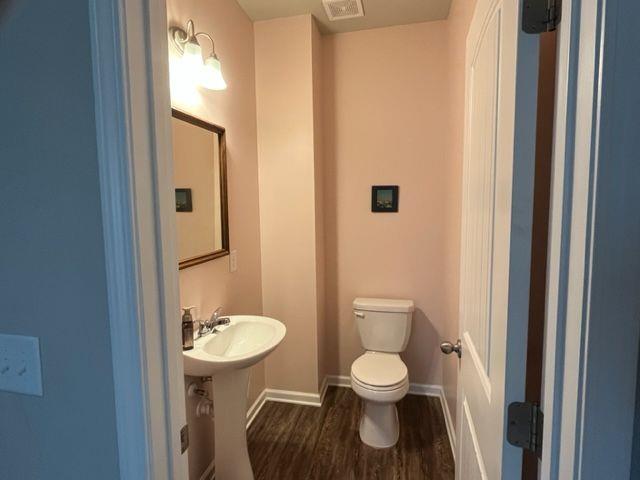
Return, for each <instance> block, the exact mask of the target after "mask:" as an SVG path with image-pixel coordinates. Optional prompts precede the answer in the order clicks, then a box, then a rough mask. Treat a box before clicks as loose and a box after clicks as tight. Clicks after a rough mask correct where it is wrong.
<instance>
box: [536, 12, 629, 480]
mask: <svg viewBox="0 0 640 480" xmlns="http://www.w3.org/2000/svg"><path fill="white" fill-rule="evenodd" d="M638 15H640V8H639V7H638V5H637V3H635V2H633V1H632V0H582V1H574V2H563V15H562V17H563V20H562V23H561V26H560V32H559V33H560V35H559V52H558V89H557V92H558V93H557V95H558V96H557V107H556V131H555V148H554V172H553V185H552V192H553V193H552V204H551V221H550V237H549V239H550V249H549V272H548V275H549V278H548V286H549V287H548V294H547V326H546V340H545V345H546V346H545V366H544V370H545V376H544V393H543V411H544V414H545V428H544V447H543V458H542V470H541V478H543V479H557V478H561V479H579V478H582V477H583V475H584V477H588V478H629V467H630V456H631V446H632V445H631V436H632V433H633V419H634V408H633V399H634V398H635V384H636V376H637V358H638V335H639V332H638V321H637V315H638V300H637V292H634V291H633V290H632V289H633V288H637V285H638V284H639V283H640V261H639V260H638V257H639V252H638V247H637V246H638V245H639V244H640V218H639V214H638V207H637V206H638V205H639V204H640V164H639V162H638V161H637V152H638V149H639V148H640V140H639V139H638V134H637V132H638V131H639V130H640V121H639V118H638V115H637V111H634V110H633V109H634V108H637V105H638V104H639V102H640V93H639V92H638V91H637V83H638V81H639V80H640V66H639V65H638V62H637V61H634V57H633V54H635V55H637V47H638V45H639V44H640V34H639V33H638V31H637V29H636V28H634V27H633V26H632V24H630V22H633V19H637V18H638ZM635 58H636V60H637V57H635ZM631 132H635V133H631Z"/></svg>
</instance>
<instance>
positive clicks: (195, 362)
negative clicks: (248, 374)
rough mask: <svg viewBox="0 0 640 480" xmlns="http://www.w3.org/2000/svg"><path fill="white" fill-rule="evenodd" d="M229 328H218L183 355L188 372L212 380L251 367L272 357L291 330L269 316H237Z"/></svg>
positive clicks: (186, 372) (198, 340)
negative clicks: (216, 375)
mask: <svg viewBox="0 0 640 480" xmlns="http://www.w3.org/2000/svg"><path fill="white" fill-rule="evenodd" d="M229 318H230V319H231V322H230V323H229V325H224V326H221V327H218V328H217V329H218V332H216V333H210V334H209V335H205V336H204V337H202V338H199V339H197V340H196V341H195V342H194V345H193V350H187V351H185V352H183V356H184V373H185V374H187V375H193V376H196V377H208V376H211V375H215V374H216V373H218V372H220V371H222V370H228V369H236V370H237V369H241V368H247V367H250V366H251V365H253V364H255V363H258V362H259V361H260V360H262V359H263V358H264V357H266V356H267V355H269V353H270V352H272V351H273V350H274V349H275V348H276V347H277V346H278V344H279V343H280V342H281V341H282V339H283V338H284V335H285V333H286V331H287V329H286V328H285V326H284V325H283V324H282V322H279V321H278V320H275V319H273V318H269V317H259V316H252V315H233V316H230V317H229Z"/></svg>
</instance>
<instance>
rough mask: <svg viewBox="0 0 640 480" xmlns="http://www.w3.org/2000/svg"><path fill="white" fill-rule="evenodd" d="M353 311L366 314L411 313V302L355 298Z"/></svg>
mask: <svg viewBox="0 0 640 480" xmlns="http://www.w3.org/2000/svg"><path fill="white" fill-rule="evenodd" d="M353 308H354V310H364V311H366V312H413V310H414V305H413V300H392V299H389V298H356V299H355V300H354V301H353Z"/></svg>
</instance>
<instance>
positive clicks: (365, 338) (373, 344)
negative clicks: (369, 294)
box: [353, 298, 414, 353]
mask: <svg viewBox="0 0 640 480" xmlns="http://www.w3.org/2000/svg"><path fill="white" fill-rule="evenodd" d="M413 310H414V305H413V300H391V299H386V298H356V299H355V300H354V301H353V315H354V317H355V320H356V324H357V325H358V332H359V333H360V342H361V343H362V346H363V347H364V349H365V350H369V351H374V352H389V353H399V352H402V351H404V349H405V348H407V343H409V337H410V336H411V319H412V317H413Z"/></svg>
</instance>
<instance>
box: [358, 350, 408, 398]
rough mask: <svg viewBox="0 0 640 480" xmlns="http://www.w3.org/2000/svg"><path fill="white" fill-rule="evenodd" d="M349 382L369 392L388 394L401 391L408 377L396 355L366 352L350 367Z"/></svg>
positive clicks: (398, 356)
mask: <svg viewBox="0 0 640 480" xmlns="http://www.w3.org/2000/svg"><path fill="white" fill-rule="evenodd" d="M351 380H352V382H353V383H356V384H358V386H359V387H361V388H364V389H367V390H370V391H379V392H388V391H393V390H398V389H403V388H404V387H405V385H406V384H408V383H409V376H408V371H407V366H406V365H405V364H404V362H403V361H402V360H401V359H400V355H398V354H397V353H384V352H366V353H365V354H364V355H361V356H360V357H358V358H357V359H356V360H355V361H354V362H353V364H352V365H351Z"/></svg>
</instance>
